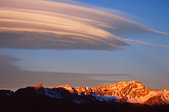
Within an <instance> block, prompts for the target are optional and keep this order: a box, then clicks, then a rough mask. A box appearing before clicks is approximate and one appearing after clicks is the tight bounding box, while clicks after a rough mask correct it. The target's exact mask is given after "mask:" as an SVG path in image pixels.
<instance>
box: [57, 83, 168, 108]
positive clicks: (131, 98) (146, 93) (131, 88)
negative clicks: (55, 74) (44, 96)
mask: <svg viewBox="0 0 169 112" xmlns="http://www.w3.org/2000/svg"><path fill="white" fill-rule="evenodd" d="M57 87H63V88H65V89H66V90H68V91H69V92H70V93H74V94H79V95H93V94H95V95H96V96H97V97H96V98H98V99H100V98H103V99H102V100H103V101H104V100H105V99H107V98H112V97H114V98H116V99H117V100H118V101H121V102H129V103H140V104H148V105H154V104H169V89H165V90H156V91H155V90H151V89H149V88H146V87H145V86H144V85H143V84H142V83H141V82H138V81H130V82H126V81H122V82H118V83H116V84H110V85H103V86H99V87H96V88H89V87H77V88H73V87H71V86H68V85H66V86H57ZM55 88H56V87H55ZM103 96H104V97H103ZM117 100H116V101H117ZM105 101H106V100H105Z"/></svg>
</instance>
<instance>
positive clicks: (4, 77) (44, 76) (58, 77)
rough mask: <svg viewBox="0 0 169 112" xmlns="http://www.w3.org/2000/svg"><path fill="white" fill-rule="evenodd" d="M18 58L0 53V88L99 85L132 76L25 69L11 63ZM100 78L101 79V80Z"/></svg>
mask: <svg viewBox="0 0 169 112" xmlns="http://www.w3.org/2000/svg"><path fill="white" fill-rule="evenodd" d="M18 60H20V59H18V58H15V57H12V56H9V55H1V54H0V89H14V90H16V89H18V88H21V87H26V86H28V85H36V84H38V83H40V82H41V83H43V84H45V85H46V86H49V87H53V86H56V85H65V84H69V85H72V86H74V87H77V86H90V87H94V86H99V85H102V84H103V83H104V84H105V83H109V84H111V83H113V82H115V80H122V79H124V78H126V77H131V78H132V77H133V75H128V74H90V73H71V72H70V73H69V72H40V71H26V70H22V69H20V68H18V67H17V66H15V65H14V64H13V62H14V61H18ZM101 79H102V80H101Z"/></svg>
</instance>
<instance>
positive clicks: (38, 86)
mask: <svg viewBox="0 0 169 112" xmlns="http://www.w3.org/2000/svg"><path fill="white" fill-rule="evenodd" d="M34 88H35V89H39V88H43V86H42V83H39V84H38V85H37V86H35V87H34Z"/></svg>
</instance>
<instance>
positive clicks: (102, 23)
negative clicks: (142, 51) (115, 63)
mask: <svg viewBox="0 0 169 112" xmlns="http://www.w3.org/2000/svg"><path fill="white" fill-rule="evenodd" d="M135 33H137V34H139V33H163V32H159V31H156V30H152V29H149V28H146V27H143V26H142V25H140V24H138V23H136V22H134V21H131V20H129V19H127V18H124V17H121V16H118V15H116V14H110V13H108V12H106V11H101V10H97V9H94V8H91V7H90V8H89V7H84V6H81V5H78V4H71V3H67V2H60V1H55V2H54V1H45V0H0V47H6V48H28V49H34V48H35V49H42V48H45V49H94V50H112V49H119V48H120V47H121V46H123V45H128V43H127V42H126V41H125V40H123V39H122V38H119V37H117V36H116V35H117V34H135Z"/></svg>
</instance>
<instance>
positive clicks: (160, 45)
mask: <svg viewBox="0 0 169 112" xmlns="http://www.w3.org/2000/svg"><path fill="white" fill-rule="evenodd" d="M123 40H126V41H128V42H134V43H138V44H142V45H150V46H156V47H165V48H169V46H168V45H162V44H156V43H152V42H144V41H139V40H131V39H123Z"/></svg>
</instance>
